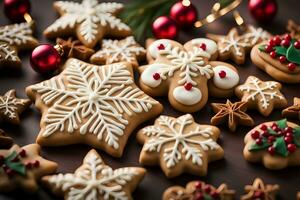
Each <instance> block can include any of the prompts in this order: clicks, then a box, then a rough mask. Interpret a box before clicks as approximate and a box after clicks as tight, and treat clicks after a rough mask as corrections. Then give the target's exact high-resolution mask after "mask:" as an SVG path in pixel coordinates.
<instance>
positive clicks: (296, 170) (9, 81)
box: [0, 0, 300, 200]
mask: <svg viewBox="0 0 300 200" xmlns="http://www.w3.org/2000/svg"><path fill="white" fill-rule="evenodd" d="M2 2H3V1H1V3H0V10H1V11H0V25H6V24H8V23H10V22H9V21H8V20H7V19H6V18H5V17H4V15H3V11H2V10H3V5H2ZM31 2H32V16H33V18H34V19H35V20H36V25H37V26H36V32H35V36H36V37H37V38H38V39H39V40H40V41H41V42H50V41H47V40H46V39H45V38H44V37H43V35H42V31H43V30H44V29H45V28H46V27H47V26H48V25H49V24H51V23H52V22H53V21H54V20H55V19H56V18H57V14H56V13H55V12H54V11H53V9H52V3H53V1H51V0H31ZM193 2H194V4H196V5H197V7H198V12H199V15H200V16H202V17H203V16H205V14H206V13H207V12H208V11H209V10H210V7H209V6H210V5H211V4H212V2H213V1H207V0H203V1H200V0H195V1H193ZM278 3H279V12H278V15H277V18H276V20H275V21H274V22H273V23H270V24H268V26H266V27H265V28H266V29H267V30H269V31H271V32H272V33H273V34H282V33H284V32H285V26H286V22H287V19H290V18H291V19H294V20H296V21H297V20H298V23H300V21H299V17H300V14H299V8H300V1H299V0H285V1H282V0H278ZM239 11H240V12H241V14H242V16H243V17H244V18H245V21H246V22H247V23H255V22H254V21H253V20H252V19H251V17H250V16H249V12H248V10H247V0H244V2H243V3H242V5H241V6H240V7H239ZM232 26H234V22H233V20H232V17H231V15H230V14H229V15H227V16H226V17H224V18H222V19H220V20H218V21H216V22H215V23H213V24H210V25H209V26H207V27H205V28H203V29H200V30H197V31H194V32H181V34H180V37H179V41H181V42H185V41H187V40H189V39H192V38H195V37H203V36H205V33H208V32H212V33H226V32H227V31H228V30H229V29H230V28H231V27H232ZM29 55H30V52H25V53H22V54H20V57H21V59H22V63H23V64H22V65H23V66H22V67H23V69H22V70H21V71H19V72H18V71H14V70H11V69H6V70H3V69H1V71H0V93H1V94H3V93H5V92H6V91H7V90H9V89H12V88H15V89H16V90H17V94H18V95H19V96H21V97H25V92H24V88H25V87H26V86H28V85H31V84H33V83H37V82H39V81H41V80H43V78H42V77H40V76H39V75H37V74H36V73H35V72H33V70H32V69H31V68H30V66H29ZM237 68H238V70H239V73H240V76H241V83H243V82H244V81H245V79H246V78H247V77H248V76H249V75H254V76H257V77H259V78H261V79H263V80H272V78H271V77H270V76H268V75H267V74H265V73H264V72H263V71H260V70H259V69H258V68H256V67H255V66H254V65H253V64H252V63H251V61H250V59H249V57H248V60H247V62H246V63H245V64H244V65H240V66H237ZM299 87H300V84H297V85H285V84H284V85H283V89H282V92H283V94H284V95H285V96H286V97H287V99H288V101H289V104H292V99H293V97H294V96H297V93H298V92H299ZM159 100H160V101H161V102H162V103H163V105H164V113H163V114H167V115H172V116H179V115H181V114H183V113H180V112H177V111H175V110H174V109H172V108H171V107H170V105H169V103H168V102H167V101H166V100H165V99H159ZM232 100H237V99H235V98H233V99H232ZM225 101H226V100H225V99H214V98H210V99H209V102H208V103H207V105H206V106H205V107H204V108H203V109H202V110H201V111H199V112H196V113H195V114H194V117H195V120H196V121H197V122H199V123H202V124H206V123H209V121H210V118H211V117H212V116H213V113H212V110H211V108H210V106H209V103H211V102H225ZM280 113H281V111H280V110H277V111H274V112H273V113H272V114H271V115H270V116H269V117H267V118H265V117H263V116H261V115H260V114H259V113H258V112H257V111H255V110H254V111H250V112H249V114H250V115H251V116H252V117H253V118H254V119H255V123H256V124H260V123H262V122H265V121H271V120H278V119H280V118H281V114H280ZM40 117H41V115H40V113H39V111H37V110H36V109H35V108H34V107H33V106H32V107H31V108H30V109H29V110H28V111H26V112H25V113H24V114H23V116H22V123H21V125H19V126H13V125H8V124H4V123H3V124H1V125H0V127H1V128H3V129H4V130H5V131H7V132H8V133H9V135H10V136H11V137H13V138H14V139H15V140H16V142H17V143H18V144H20V145H26V144H30V143H34V142H35V138H36V136H37V134H38V132H39V121H40ZM296 122H297V121H296ZM151 123H152V121H150V122H147V123H145V124H143V125H141V126H140V127H142V126H144V125H148V124H151ZM298 123H299V121H298ZM219 127H220V128H221V131H222V136H221V140H220V143H221V145H222V147H223V148H224V150H225V159H223V160H220V161H217V162H214V163H211V164H209V171H208V174H207V176H206V177H196V176H191V175H189V174H183V175H181V176H179V177H177V178H173V179H167V178H166V177H165V176H164V174H163V173H162V171H161V170H160V168H159V167H158V166H157V167H151V168H149V167H148V168H147V175H146V177H145V179H144V180H143V181H142V182H141V184H140V185H139V187H138V188H137V189H136V191H135V192H134V193H133V197H134V199H138V200H158V199H161V195H162V193H163V191H164V190H165V189H166V188H167V187H169V186H171V185H175V184H178V185H182V186H184V185H185V184H186V183H187V182H188V181H191V180H195V179H200V180H203V181H207V182H208V183H211V184H214V185H218V184H221V183H222V182H226V183H228V185H229V186H230V187H231V188H233V189H235V190H236V192H237V195H236V197H237V199H238V198H239V196H240V195H241V194H243V192H244V191H243V188H244V185H245V184H249V183H251V182H252V181H253V179H254V178H256V177H261V178H263V179H264V180H265V182H267V183H273V184H275V183H277V184H280V186H281V190H280V199H286V200H292V199H295V196H296V192H297V191H298V190H300V178H299V177H300V167H289V168H287V169H284V170H280V171H270V170H267V169H265V168H264V167H263V166H262V165H260V164H250V163H248V162H246V161H245V160H244V158H243V155H242V149H243V146H244V144H243V138H244V135H245V134H246V133H247V132H248V131H249V130H250V128H246V127H239V128H238V130H237V132H236V133H230V132H229V131H228V129H227V127H225V126H219ZM137 130H138V129H136V130H135V131H134V132H133V133H132V135H131V137H130V139H129V141H128V144H127V146H126V148H125V152H124V154H123V156H122V158H119V159H118V158H112V157H110V156H109V155H107V154H105V153H103V152H101V151H98V152H100V154H101V156H102V157H103V159H104V161H105V162H106V163H107V164H109V165H111V166H112V167H113V168H118V167H124V166H139V163H138V158H139V153H140V150H141V146H140V145H139V144H138V143H137V142H136V139H135V134H136V131H137ZM89 149H90V147H88V146H85V145H72V146H65V147H51V148H50V147H48V148H42V155H43V156H44V157H46V158H47V159H50V160H53V161H56V162H57V163H58V164H59V168H58V171H59V172H73V171H74V170H75V169H76V168H77V167H78V166H79V165H80V164H81V162H82V159H83V157H84V155H85V154H86V153H87V152H88V151H89ZM0 199H56V197H53V196H52V195H51V194H49V193H48V192H46V191H44V190H43V189H42V188H41V189H40V190H39V191H38V193H37V194H35V195H31V196H29V195H25V194H23V193H22V192H21V191H17V192H15V193H13V194H9V195H0Z"/></svg>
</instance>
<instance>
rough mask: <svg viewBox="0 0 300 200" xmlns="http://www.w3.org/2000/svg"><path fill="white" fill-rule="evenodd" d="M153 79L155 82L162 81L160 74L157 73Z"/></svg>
mask: <svg viewBox="0 0 300 200" xmlns="http://www.w3.org/2000/svg"><path fill="white" fill-rule="evenodd" d="M152 77H153V79H154V80H159V79H160V74H159V73H157V72H156V73H154V74H153V75H152Z"/></svg>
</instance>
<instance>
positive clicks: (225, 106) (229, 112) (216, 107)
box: [211, 100, 254, 132]
mask: <svg viewBox="0 0 300 200" xmlns="http://www.w3.org/2000/svg"><path fill="white" fill-rule="evenodd" d="M211 106H212V109H213V111H214V112H215V113H217V114H216V115H215V116H213V117H212V118H211V124H212V125H218V124H220V123H225V122H226V121H227V124H228V127H229V129H230V131H232V132H234V131H235V130H236V127H237V125H238V124H241V125H245V126H253V125H254V121H253V119H252V118H251V117H250V116H249V115H247V113H246V110H247V105H246V102H243V101H239V102H235V103H231V102H230V100H227V101H226V103H212V104H211Z"/></svg>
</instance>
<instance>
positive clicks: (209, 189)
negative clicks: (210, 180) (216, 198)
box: [204, 185, 211, 194]
mask: <svg viewBox="0 0 300 200" xmlns="http://www.w3.org/2000/svg"><path fill="white" fill-rule="evenodd" d="M204 191H205V193H207V194H209V193H210V191H211V187H210V185H205V186H204Z"/></svg>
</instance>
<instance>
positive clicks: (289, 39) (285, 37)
mask: <svg viewBox="0 0 300 200" xmlns="http://www.w3.org/2000/svg"><path fill="white" fill-rule="evenodd" d="M284 39H285V40H287V41H291V39H292V36H291V35H290V34H285V36H284Z"/></svg>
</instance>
